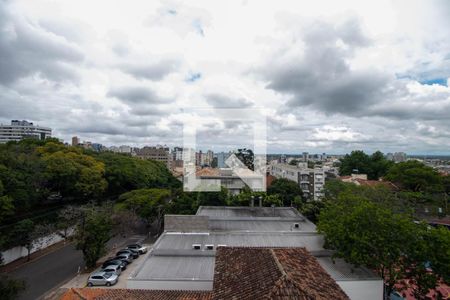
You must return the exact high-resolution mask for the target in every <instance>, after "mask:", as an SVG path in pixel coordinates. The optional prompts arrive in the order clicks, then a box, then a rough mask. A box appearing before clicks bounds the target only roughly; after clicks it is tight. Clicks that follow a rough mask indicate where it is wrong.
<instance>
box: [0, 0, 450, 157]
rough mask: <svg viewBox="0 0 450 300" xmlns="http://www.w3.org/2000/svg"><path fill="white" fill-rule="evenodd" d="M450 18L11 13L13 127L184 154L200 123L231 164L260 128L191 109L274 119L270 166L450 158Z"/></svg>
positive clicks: (313, 8) (410, 11)
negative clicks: (230, 151) (301, 160)
mask: <svg viewBox="0 0 450 300" xmlns="http://www.w3.org/2000/svg"><path fill="white" fill-rule="evenodd" d="M98 11H102V14H101V16H100V15H99V14H98ZM124 12H126V15H127V18H123V17H122V16H123V15H124ZM449 12H450V6H449V5H448V2H446V1H439V0H436V1H432V2H430V3H427V5H426V6H425V5H423V2H420V1H377V3H370V4H369V3H364V4H363V3H359V2H358V1H343V2H341V1H340V2H339V3H330V2H322V1H316V2H314V3H308V4H307V5H306V4H302V3H298V2H296V1H291V2H289V1H287V2H285V3H284V5H282V6H279V5H277V4H276V3H273V4H270V3H261V2H260V1H258V2H254V1H242V2H234V3H226V2H222V3H220V2H214V3H212V2H210V1H198V2H195V3H190V4H189V5H187V4H184V3H182V2H177V1H171V2H152V3H148V2H146V1H143V2H136V3H133V5H132V6H131V5H129V3H122V2H117V3H114V4H111V3H110V2H102V1H99V2H96V3H91V2H87V1H86V2H83V1H77V2H76V3H73V2H71V1H58V2H56V3H55V2H50V1H33V2H30V1H25V0H18V1H10V2H4V3H2V5H1V6H0V20H1V21H0V28H1V30H2V32H3V33H4V34H2V35H1V37H0V62H1V64H2V74H0V107H1V109H0V122H1V123H4V124H6V123H8V122H9V121H10V120H11V119H25V120H29V121H31V122H34V123H35V124H39V125H42V126H47V127H51V128H53V129H54V131H53V134H52V135H53V136H55V137H59V138H62V139H64V140H65V141H70V139H71V137H72V136H73V135H78V136H82V137H83V136H85V137H86V140H91V141H95V142H97V143H101V144H104V145H122V144H124V145H136V146H141V147H142V146H144V145H156V144H166V145H169V146H170V147H174V146H179V145H182V124H183V122H185V121H186V120H188V121H189V120H190V121H191V122H196V123H200V124H201V125H202V126H203V130H204V133H205V136H204V139H205V141H204V142H202V141H199V143H200V144H201V145H204V146H203V148H207V149H212V150H214V151H222V150H226V149H227V148H226V147H232V148H236V147H235V146H236V145H237V147H246V146H247V145H245V144H244V143H243V142H242V143H239V142H241V141H245V140H246V139H247V137H246V133H248V130H249V129H248V127H246V126H245V124H242V123H240V122H221V121H220V120H216V119H213V118H203V117H199V116H197V115H195V114H189V113H187V112H186V109H188V108H205V107H206V108H262V109H265V113H266V118H267V125H268V126H267V127H268V130H267V137H268V140H267V152H268V153H286V154H289V153H296V152H297V151H299V150H297V149H301V151H308V152H310V153H322V152H326V153H334V154H344V153H349V152H350V151H352V150H355V149H361V150H364V151H366V152H369V153H371V152H374V151H376V150H381V151H382V152H384V153H388V152H399V151H403V152H407V153H408V154H413V155H419V154H424V155H449V154H450V135H449V132H450V118H449V116H450V87H449V82H448V79H449V77H450V59H449V53H450V41H449V40H448V38H447V37H448V36H449V34H450V32H449V29H448V28H450V26H449V25H450V24H449V22H450V21H449V19H448V18H447V16H448V13H449ZM249 20H251V22H249ZM380 20H383V22H380ZM201 133H202V132H200V133H199V134H201ZM236 137H240V140H239V139H238V141H237V139H236ZM247 148H248V146H247Z"/></svg>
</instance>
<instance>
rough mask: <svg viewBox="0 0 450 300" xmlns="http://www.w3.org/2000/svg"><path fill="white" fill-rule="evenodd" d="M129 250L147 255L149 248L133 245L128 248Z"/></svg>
mask: <svg viewBox="0 0 450 300" xmlns="http://www.w3.org/2000/svg"><path fill="white" fill-rule="evenodd" d="M127 248H128V249H133V250H137V251H139V253H140V254H144V253H147V247H145V246H142V245H141V244H131V245H128V246H127Z"/></svg>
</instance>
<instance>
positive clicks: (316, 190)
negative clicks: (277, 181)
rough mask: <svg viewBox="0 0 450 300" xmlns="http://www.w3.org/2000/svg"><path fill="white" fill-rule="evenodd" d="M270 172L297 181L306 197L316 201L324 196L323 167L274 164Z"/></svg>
mask: <svg viewBox="0 0 450 300" xmlns="http://www.w3.org/2000/svg"><path fill="white" fill-rule="evenodd" d="M270 174H271V175H272V176H274V177H276V178H286V179H289V180H292V181H295V182H297V183H298V185H299V186H300V188H301V189H302V191H303V196H304V197H306V198H308V199H311V200H315V201H317V200H320V199H321V198H322V197H323V196H324V194H323V188H324V185H325V171H324V170H323V169H318V168H316V169H309V168H305V167H303V166H300V167H298V166H291V165H287V164H274V165H272V167H271V169H270Z"/></svg>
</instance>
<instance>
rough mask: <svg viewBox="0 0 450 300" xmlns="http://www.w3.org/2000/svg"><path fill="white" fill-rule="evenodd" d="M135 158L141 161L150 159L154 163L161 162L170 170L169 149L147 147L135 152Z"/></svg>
mask: <svg viewBox="0 0 450 300" xmlns="http://www.w3.org/2000/svg"><path fill="white" fill-rule="evenodd" d="M135 153H136V157H139V158H141V159H152V160H156V161H160V162H163V163H164V164H165V165H166V166H167V168H168V169H170V165H171V161H172V159H171V156H170V149H169V148H168V147H160V146H156V147H149V146H145V147H144V148H141V149H136V150H135Z"/></svg>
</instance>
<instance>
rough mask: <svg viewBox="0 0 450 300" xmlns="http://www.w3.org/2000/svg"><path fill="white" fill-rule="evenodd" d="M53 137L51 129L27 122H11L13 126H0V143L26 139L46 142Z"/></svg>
mask: <svg viewBox="0 0 450 300" xmlns="http://www.w3.org/2000/svg"><path fill="white" fill-rule="evenodd" d="M51 136H52V129H51V128H48V127H42V126H38V125H33V123H32V122H28V121H25V120H22V121H19V120H11V125H3V124H1V125H0V143H7V142H10V141H20V140H22V139H24V138H35V139H38V140H45V139H46V138H49V137H51Z"/></svg>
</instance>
